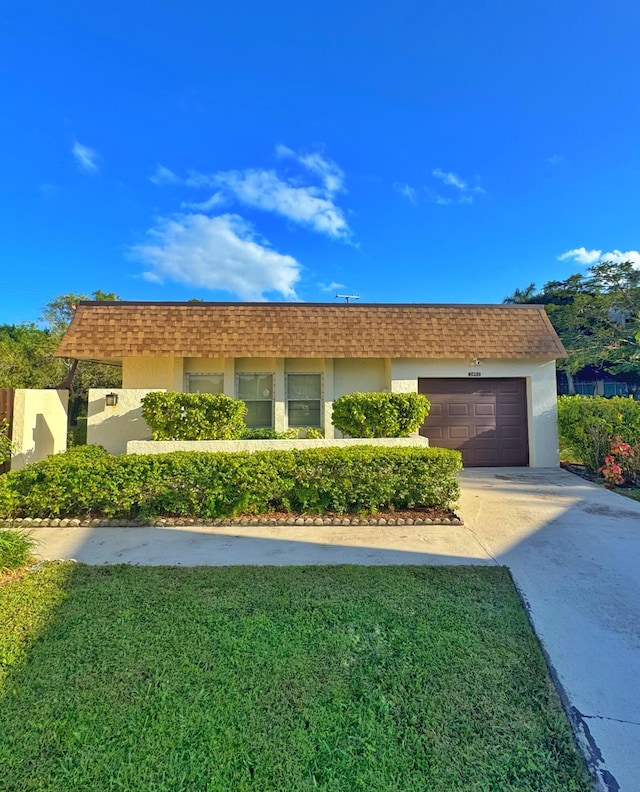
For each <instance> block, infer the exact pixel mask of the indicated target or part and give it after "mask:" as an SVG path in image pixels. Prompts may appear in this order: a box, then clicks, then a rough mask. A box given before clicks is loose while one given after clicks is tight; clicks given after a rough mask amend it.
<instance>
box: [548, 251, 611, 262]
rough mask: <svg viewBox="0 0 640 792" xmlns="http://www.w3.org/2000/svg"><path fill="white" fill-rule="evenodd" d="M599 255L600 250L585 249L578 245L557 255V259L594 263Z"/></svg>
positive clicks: (600, 253)
mask: <svg viewBox="0 0 640 792" xmlns="http://www.w3.org/2000/svg"><path fill="white" fill-rule="evenodd" d="M601 255H602V251H601V250H587V249H586V248H584V247H580V248H575V249H574V250H567V252H566V253H563V254H562V255H561V256H558V261H566V260H567V259H573V261H575V262H576V263H577V264H595V263H596V261H598V259H599V258H600V256H601Z"/></svg>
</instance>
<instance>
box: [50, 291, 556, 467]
mask: <svg viewBox="0 0 640 792" xmlns="http://www.w3.org/2000/svg"><path fill="white" fill-rule="evenodd" d="M57 355H58V356H60V357H72V358H78V359H81V360H94V361H100V362H103V363H111V364H114V365H119V366H122V390H120V391H117V392H116V393H115V395H116V397H117V404H116V405H114V404H113V402H114V398H113V397H111V398H110V400H109V401H110V406H107V404H106V400H105V395H106V394H105V392H102V391H93V392H92V394H91V397H90V404H89V417H88V440H89V442H97V443H100V444H102V445H105V447H106V448H107V449H108V450H110V451H112V452H114V453H121V452H124V451H125V450H126V442H127V440H132V439H146V438H149V437H150V433H149V430H148V428H147V427H146V424H144V421H143V420H142V417H141V413H140V399H141V398H142V397H143V396H144V394H145V393H147V392H148V391H149V390H157V389H166V390H169V391H191V392H211V393H226V394H228V395H230V396H234V397H237V398H240V399H242V400H243V401H245V402H246V404H247V408H248V415H247V423H248V424H249V426H252V427H272V428H274V429H276V430H278V431H282V430H284V429H286V428H287V427H307V426H319V427H322V428H323V429H324V432H325V436H326V437H327V438H333V437H334V436H335V435H336V433H335V432H334V429H333V426H332V424H331V412H332V403H333V400H334V399H335V398H337V397H338V396H341V395H343V394H346V393H351V392H354V391H393V392H415V391H419V392H420V393H424V394H425V395H426V396H427V397H428V398H429V400H430V401H431V412H430V415H429V417H428V419H427V421H426V422H425V424H424V425H423V427H422V428H421V430H420V433H421V434H423V435H425V436H427V437H428V438H429V442H430V443H431V444H432V445H434V446H446V447H448V448H458V449H460V450H461V451H462V453H463V457H464V461H465V464H466V465H468V466H476V465H478V466H480V465H531V466H534V467H546V466H553V465H557V464H558V438H557V421H556V418H557V403H556V367H555V360H556V359H557V358H559V357H563V356H564V355H565V350H564V348H563V346H562V343H561V342H560V340H559V338H558V336H557V335H556V333H555V331H554V329H553V327H552V325H551V323H550V322H549V319H548V318H547V315H546V313H545V310H544V308H543V307H541V306H536V305H526V304H524V305H519V304H515V305H510V304H501V305H440V304H433V305H427V304H411V305H407V304H387V305H380V304H369V305H367V304H358V305H354V304H320V303H199V302H188V303H176V302H81V303H80V304H79V306H78V308H77V310H76V313H75V316H74V319H73V321H72V323H71V326H70V327H69V329H68V330H67V333H66V334H65V336H64V338H63V339H62V342H61V343H60V346H59V349H58V351H57Z"/></svg>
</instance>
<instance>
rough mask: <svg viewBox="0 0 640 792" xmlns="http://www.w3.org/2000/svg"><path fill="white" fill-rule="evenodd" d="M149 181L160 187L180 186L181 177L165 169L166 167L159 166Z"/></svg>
mask: <svg viewBox="0 0 640 792" xmlns="http://www.w3.org/2000/svg"><path fill="white" fill-rule="evenodd" d="M149 181H151V182H153V183H154V184H158V185H162V184H178V183H179V182H180V177H179V176H177V175H176V174H175V173H174V172H173V171H172V170H169V168H165V167H164V165H158V166H157V167H156V170H155V173H154V174H153V175H152V176H149Z"/></svg>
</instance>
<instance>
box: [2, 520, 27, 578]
mask: <svg viewBox="0 0 640 792" xmlns="http://www.w3.org/2000/svg"><path fill="white" fill-rule="evenodd" d="M34 544H35V540H34V538H33V537H32V536H31V535H30V534H28V533H26V532H25V531H20V530H15V529H13V528H7V529H5V528H0V572H7V571H8V570H10V569H19V568H20V567H23V566H25V565H26V564H27V563H28V562H29V560H30V559H31V555H32V551H33V546H34Z"/></svg>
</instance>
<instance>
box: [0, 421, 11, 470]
mask: <svg viewBox="0 0 640 792" xmlns="http://www.w3.org/2000/svg"><path fill="white" fill-rule="evenodd" d="M11 449H12V443H11V438H10V437H9V424H8V423H7V420H6V419H5V418H3V419H2V421H0V465H2V464H3V463H4V462H6V461H7V460H8V459H11Z"/></svg>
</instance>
